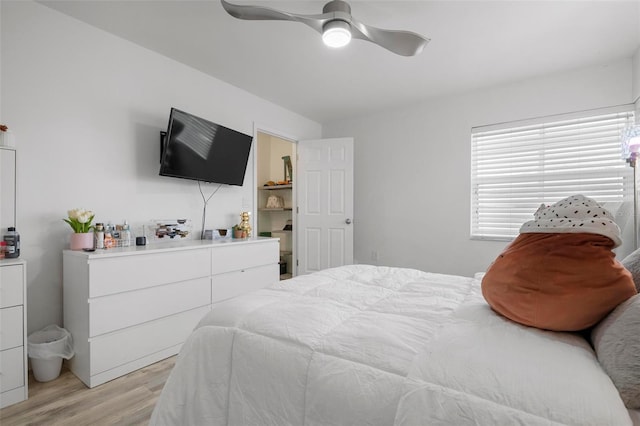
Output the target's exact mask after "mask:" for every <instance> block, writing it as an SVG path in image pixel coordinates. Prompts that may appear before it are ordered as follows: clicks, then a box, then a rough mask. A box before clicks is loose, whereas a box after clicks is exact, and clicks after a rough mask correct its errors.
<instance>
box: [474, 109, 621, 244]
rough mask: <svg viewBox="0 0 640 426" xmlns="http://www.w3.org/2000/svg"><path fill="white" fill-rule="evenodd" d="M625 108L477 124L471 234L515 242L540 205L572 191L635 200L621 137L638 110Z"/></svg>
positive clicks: (606, 200) (606, 198) (610, 200)
mask: <svg viewBox="0 0 640 426" xmlns="http://www.w3.org/2000/svg"><path fill="white" fill-rule="evenodd" d="M624 109H627V110H626V111H621V112H620V111H617V112H609V113H602V112H600V113H598V114H597V115H589V116H586V117H584V116H583V117H580V118H575V117H572V118H566V117H562V118H560V117H555V118H547V119H546V120H544V121H541V120H537V121H538V122H534V123H532V124H523V125H515V124H513V125H512V126H513V127H512V126H510V125H509V124H505V125H501V126H500V127H501V128H495V127H493V128H486V127H483V128H474V129H472V132H471V189H472V191H471V198H472V200H471V209H472V211H471V237H472V238H476V239H495V240H510V239H512V238H514V237H515V236H517V235H518V231H519V229H520V226H521V225H522V224H523V223H524V222H526V221H528V220H532V219H533V213H534V212H535V211H536V210H537V208H538V207H539V206H540V204H541V203H545V204H547V205H548V204H553V203H555V202H556V201H559V200H561V199H562V198H564V197H568V196H569V195H573V194H583V195H585V196H587V197H591V198H593V199H595V200H596V201H598V202H600V203H605V204H609V203H617V202H622V201H624V200H625V198H626V197H631V196H632V185H633V182H632V181H633V170H632V168H631V167H629V165H628V164H627V163H626V162H625V161H624V160H623V159H622V155H621V143H620V134H621V131H622V129H623V128H624V127H625V126H626V125H628V124H629V123H631V122H633V112H632V111H630V109H631V107H628V108H627V107H625V108H624ZM592 114H593V113H592Z"/></svg>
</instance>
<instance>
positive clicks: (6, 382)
mask: <svg viewBox="0 0 640 426" xmlns="http://www.w3.org/2000/svg"><path fill="white" fill-rule="evenodd" d="M23 350H24V347H23V346H20V347H17V348H13V349H7V350H5V351H2V352H0V392H5V391H8V390H11V389H15V388H19V387H20V386H24V384H25V383H24V352H23Z"/></svg>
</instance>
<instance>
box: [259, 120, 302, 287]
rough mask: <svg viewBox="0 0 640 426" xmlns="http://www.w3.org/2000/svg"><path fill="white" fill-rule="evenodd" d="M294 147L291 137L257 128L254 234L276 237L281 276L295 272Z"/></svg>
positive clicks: (281, 277) (289, 275)
mask: <svg viewBox="0 0 640 426" xmlns="http://www.w3.org/2000/svg"><path fill="white" fill-rule="evenodd" d="M296 148H297V145H296V142H295V141H292V140H288V139H284V138H282V137H279V136H275V135H272V134H269V133H266V132H262V131H258V132H257V144H256V158H257V161H256V188H257V206H256V207H257V209H256V210H257V217H256V226H257V232H256V233H255V235H258V236H265V237H267V236H268V237H273V238H278V239H280V279H281V280H282V279H288V278H291V277H292V276H294V275H296V264H297V256H296V215H295V209H296V207H295V206H296V200H295V197H296V195H295V194H296V191H295V178H296V176H295V170H296V154H297V152H296V151H297V150H296Z"/></svg>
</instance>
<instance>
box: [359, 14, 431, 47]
mask: <svg viewBox="0 0 640 426" xmlns="http://www.w3.org/2000/svg"><path fill="white" fill-rule="evenodd" d="M351 29H352V31H351V36H352V37H353V38H357V39H361V40H367V41H371V42H373V43H375V44H377V45H379V46H381V47H384V48H385V49H387V50H389V51H391V52H393V53H397V54H398V55H402V56H414V55H417V54H418V53H420V52H422V49H424V46H426V44H427V43H429V41H430V40H429V39H428V38H426V37H423V36H421V35H420V34H417V33H414V32H411V31H397V30H384V29H382V28H376V27H372V26H369V25H365V24H363V23H362V22H360V21H358V20H356V19H355V18H353V17H352V18H351Z"/></svg>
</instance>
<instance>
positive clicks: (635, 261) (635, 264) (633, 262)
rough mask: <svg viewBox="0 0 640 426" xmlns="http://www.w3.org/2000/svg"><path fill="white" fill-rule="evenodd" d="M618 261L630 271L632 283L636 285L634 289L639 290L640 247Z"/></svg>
mask: <svg viewBox="0 0 640 426" xmlns="http://www.w3.org/2000/svg"><path fill="white" fill-rule="evenodd" d="M620 263H622V266H624V267H625V268H627V270H628V271H629V272H631V276H632V277H633V283H634V284H635V285H636V290H638V291H639V292H640V249H638V250H636V251H634V252H633V253H631V254H630V255H628V256H627V257H625V258H624V259H622V261H621V262H620Z"/></svg>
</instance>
